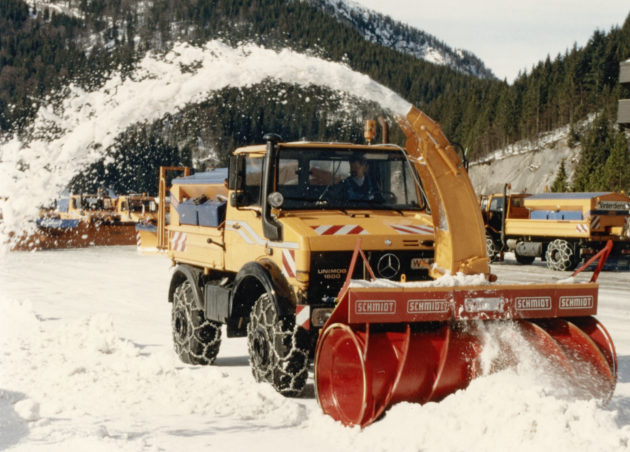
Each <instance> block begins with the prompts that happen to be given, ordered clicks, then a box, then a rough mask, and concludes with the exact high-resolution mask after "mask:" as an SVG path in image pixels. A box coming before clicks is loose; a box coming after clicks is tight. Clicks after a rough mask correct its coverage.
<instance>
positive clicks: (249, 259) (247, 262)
mask: <svg viewBox="0 0 630 452" xmlns="http://www.w3.org/2000/svg"><path fill="white" fill-rule="evenodd" d="M264 138H265V140H266V145H258V146H249V147H244V148H240V149H236V150H235V151H234V153H233V156H232V157H231V160H230V166H229V171H228V173H227V180H226V178H225V172H222V171H221V170H215V171H212V172H208V173H197V174H195V175H193V176H190V177H181V178H177V179H173V181H172V187H171V190H170V201H171V205H170V224H169V225H168V226H167V227H166V229H167V231H168V241H169V243H168V255H169V256H170V257H171V259H172V260H173V262H174V264H175V267H174V271H173V273H172V279H171V282H170V289H169V295H168V297H169V301H170V302H172V329H173V339H174V343H175V349H176V352H177V353H178V355H179V357H180V358H181V359H182V360H183V361H184V362H187V363H194V364H209V363H211V362H212V361H213V360H214V359H215V357H216V355H217V353H218V350H219V342H220V336H221V325H222V324H227V335H228V337H232V336H247V338H248V348H249V355H250V363H251V367H252V372H253V374H254V376H255V378H256V379H257V380H258V381H268V382H270V383H271V384H272V385H273V386H274V387H275V388H276V389H277V390H278V391H279V392H281V393H283V394H285V395H295V394H298V393H299V392H300V391H301V390H302V388H303V386H304V384H305V382H306V377H307V369H308V360H309V356H312V352H313V349H314V345H315V340H316V338H317V334H316V333H317V331H318V329H319V328H321V327H322V326H323V325H324V323H325V322H326V320H327V319H328V317H329V315H330V313H331V312H332V311H333V309H334V307H335V297H336V296H337V294H338V293H339V290H340V288H341V287H342V285H343V282H344V280H345V279H346V273H347V269H348V267H349V264H350V259H351V256H352V253H353V250H354V248H355V246H356V244H357V240H360V243H361V249H362V250H363V251H364V252H365V254H366V257H367V259H368V260H369V263H370V264H371V266H372V267H373V268H374V271H375V272H376V273H377V276H378V277H380V278H387V279H391V280H396V281H400V280H407V281H419V280H426V279H429V274H428V267H429V265H430V263H431V262H432V259H433V240H434V231H433V226H432V219H431V216H430V214H428V213H427V204H426V199H425V197H424V195H423V193H422V191H421V188H420V187H421V184H420V183H419V179H418V174H417V173H416V170H415V168H414V166H413V165H412V164H411V163H410V162H409V161H408V159H407V156H406V154H405V152H404V151H403V149H402V148H401V147H399V146H396V145H389V144H387V145H356V144H343V143H313V142H295V143H282V142H280V138H279V137H278V136H277V135H274V134H268V135H266V136H265V137H264ZM359 173H360V174H359ZM355 180H358V181H359V182H361V184H360V185H359V184H357V183H356V182H355ZM160 205H161V206H162V205H164V203H163V202H162V200H160ZM364 272H365V268H364V267H363V266H359V265H358V266H357V267H356V271H355V273H356V277H362V276H363V273H364Z"/></svg>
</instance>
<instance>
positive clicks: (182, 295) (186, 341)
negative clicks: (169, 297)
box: [171, 280, 221, 365]
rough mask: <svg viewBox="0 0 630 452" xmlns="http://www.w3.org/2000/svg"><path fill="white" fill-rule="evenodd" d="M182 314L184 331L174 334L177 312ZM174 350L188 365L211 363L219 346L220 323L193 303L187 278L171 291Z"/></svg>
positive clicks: (191, 290) (190, 286)
mask: <svg viewBox="0 0 630 452" xmlns="http://www.w3.org/2000/svg"><path fill="white" fill-rule="evenodd" d="M179 307H181V312H182V313H183V315H184V317H185V323H186V325H185V327H186V332H185V333H186V334H185V335H184V336H183V337H182V335H179V334H177V328H176V323H177V320H178V316H176V313H177V312H180V310H179ZM171 327H172V331H173V342H174V345H175V351H176V352H177V354H178V355H179V357H180V358H181V360H182V361H184V362H185V363H189V364H202V365H208V364H212V363H213V362H214V360H215V358H216V357H217V354H218V353H219V347H220V346H221V325H220V324H218V323H217V322H213V321H211V320H207V319H206V317H205V315H204V312H203V309H200V308H198V307H197V306H196V305H195V303H194V295H193V289H192V285H191V284H190V281H187V280H186V281H184V282H183V283H182V284H181V285H179V286H178V287H177V289H175V293H174V294H173V314H172V316H171Z"/></svg>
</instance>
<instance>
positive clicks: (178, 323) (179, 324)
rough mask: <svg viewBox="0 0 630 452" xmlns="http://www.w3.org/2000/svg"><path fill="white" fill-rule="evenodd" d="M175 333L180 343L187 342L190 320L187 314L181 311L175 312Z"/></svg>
mask: <svg viewBox="0 0 630 452" xmlns="http://www.w3.org/2000/svg"><path fill="white" fill-rule="evenodd" d="M173 324H174V325H173V331H174V332H175V335H176V337H177V339H179V340H180V341H184V340H186V338H187V337H188V330H189V328H188V320H187V319H186V314H185V313H183V312H182V311H181V310H178V311H176V312H175V319H174V321H173Z"/></svg>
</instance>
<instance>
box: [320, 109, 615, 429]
mask: <svg viewBox="0 0 630 452" xmlns="http://www.w3.org/2000/svg"><path fill="white" fill-rule="evenodd" d="M399 124H400V125H401V127H402V129H403V131H404V132H405V134H406V136H407V145H406V147H407V152H408V154H409V157H410V160H411V161H412V162H413V164H414V165H415V166H416V168H417V170H418V174H419V175H420V177H421V179H422V183H423V186H424V189H425V193H426V195H427V198H428V202H429V206H430V208H431V213H432V215H433V221H434V224H435V225H436V227H435V266H434V268H433V271H432V276H433V277H438V276H440V275H441V274H442V273H445V272H450V273H451V274H456V273H458V272H461V273H462V274H464V275H474V274H483V275H485V276H486V279H488V280H489V279H490V269H489V265H488V258H487V255H486V251H485V250H486V247H485V232H484V228H483V221H482V220H481V214H480V211H479V208H478V206H477V202H476V196H475V193H474V189H473V188H472V184H471V183H470V180H469V179H468V175H467V174H466V171H465V169H464V167H463V165H461V162H460V161H459V158H458V157H457V154H456V153H455V152H454V150H453V149H452V147H451V145H450V144H449V143H448V140H447V139H446V137H445V136H444V134H443V133H442V131H441V129H440V127H439V125H438V124H437V123H435V122H434V121H432V120H431V119H430V118H429V117H428V116H426V115H424V113H422V112H420V111H419V110H417V109H415V107H412V109H411V110H410V112H409V113H408V115H407V118H399ZM359 255H361V257H362V258H363V260H364V263H365V265H366V267H367V268H368V269H369V263H368V262H367V259H366V258H365V255H364V253H363V252H362V251H361V249H360V241H357V246H356V248H355V252H354V255H353V257H352V260H351V264H350V268H349V269H348V272H347V279H346V283H345V284H344V286H343V287H342V289H341V291H340V293H339V296H338V299H337V301H338V304H337V306H336V308H335V310H334V311H333V313H332V315H331V316H330V318H329V319H328V322H327V323H326V324H325V325H324V327H323V329H322V331H321V333H320V337H319V340H318V343H317V349H316V351H315V366H314V367H315V385H316V392H317V396H318V401H319V404H320V406H321V407H322V409H323V410H324V412H325V413H327V414H329V415H330V416H332V417H333V418H334V419H337V420H339V421H341V422H342V423H344V424H346V425H360V426H362V427H364V426H366V425H369V424H370V423H372V422H374V421H375V420H377V419H378V418H379V417H380V416H381V415H382V414H383V413H384V412H385V411H386V410H387V409H388V408H389V407H390V406H391V405H393V404H395V403H398V402H402V401H408V402H416V403H426V402H430V401H439V400H441V399H443V398H444V397H446V396H448V395H449V394H452V393H453V392H455V391H457V390H458V389H463V388H465V387H466V386H467V385H468V384H469V383H470V381H471V380H472V379H473V378H475V377H476V376H478V375H480V372H481V365H480V362H479V357H480V355H481V353H482V350H483V343H484V341H483V340H482V334H481V333H480V331H479V329H478V327H477V325H478V322H477V321H489V322H506V321H509V322H511V323H512V324H513V325H514V326H515V327H516V331H518V332H519V337H520V340H521V341H523V342H525V343H527V344H529V345H531V346H532V347H533V348H534V349H535V350H537V351H538V352H539V353H540V355H541V356H542V357H544V358H545V359H547V360H548V361H549V362H550V363H551V365H552V366H553V367H554V368H556V369H559V370H560V372H561V373H562V374H563V375H566V378H567V379H568V380H569V381H570V382H571V384H572V385H573V386H574V387H575V388H577V389H579V390H580V391H582V392H585V393H586V394H587V395H589V396H593V397H598V398H601V399H604V400H608V399H610V397H611V396H612V393H613V391H614V388H615V384H616V381H617V357H616V353H615V348H614V345H613V342H612V340H611V338H610V335H609V334H608V332H607V331H606V330H605V328H604V327H603V326H602V325H601V324H600V323H599V322H598V321H597V320H596V319H595V318H593V317H592V315H594V314H596V312H597V294H598V286H597V284H596V283H595V282H594V280H595V278H596V276H594V279H593V280H592V281H591V282H590V283H584V284H527V285H498V284H485V285H461V286H456V287H442V286H437V285H433V286H432V285H428V286H426V287H418V286H414V285H412V284H411V285H409V284H405V283H400V285H392V284H388V285H387V287H384V286H380V285H379V284H378V282H373V283H372V284H369V283H367V284H365V283H364V284H361V285H357V286H353V285H352V284H351V280H350V277H351V276H350V275H352V274H353V272H354V266H355V264H356V261H357V257H358V256H359ZM605 258H606V255H605V254H603V255H602V259H605ZM600 264H601V262H600ZM600 267H601V265H600ZM370 274H372V273H371V270H370ZM372 278H373V276H372ZM501 346H502V348H504V349H505V350H502V351H504V352H505V353H504V354H505V356H506V357H507V358H506V362H505V363H504V364H508V365H509V364H510V362H509V361H517V360H518V351H517V350H513V348H514V347H513V345H511V344H509V343H505V344H501Z"/></svg>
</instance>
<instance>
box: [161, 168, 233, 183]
mask: <svg viewBox="0 0 630 452" xmlns="http://www.w3.org/2000/svg"><path fill="white" fill-rule="evenodd" d="M227 177H228V169H227V168H216V169H214V170H212V171H205V172H203V173H195V174H193V175H192V176H188V177H176V178H175V179H173V180H172V182H171V183H173V184H179V185H195V184H222V183H223V182H225V179H227Z"/></svg>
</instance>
